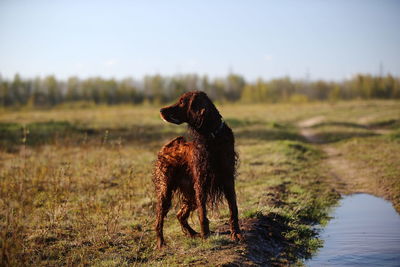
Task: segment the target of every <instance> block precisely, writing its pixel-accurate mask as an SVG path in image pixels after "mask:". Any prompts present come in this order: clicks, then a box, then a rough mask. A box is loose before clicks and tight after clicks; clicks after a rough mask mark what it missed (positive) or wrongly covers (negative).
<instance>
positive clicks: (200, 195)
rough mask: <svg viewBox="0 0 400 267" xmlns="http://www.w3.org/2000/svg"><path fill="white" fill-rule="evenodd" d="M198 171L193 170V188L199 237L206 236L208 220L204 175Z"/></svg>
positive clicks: (208, 226) (208, 225) (207, 233)
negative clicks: (199, 230) (197, 215)
mask: <svg viewBox="0 0 400 267" xmlns="http://www.w3.org/2000/svg"><path fill="white" fill-rule="evenodd" d="M199 174H200V172H198V171H196V170H194V172H193V175H194V178H195V179H194V180H195V183H194V187H195V188H194V189H195V193H196V205H197V210H198V213H199V221H200V229H201V232H200V233H201V237H202V238H207V237H208V236H209V234H210V222H209V220H208V219H207V192H206V189H205V179H206V178H205V177H204V176H202V175H199Z"/></svg>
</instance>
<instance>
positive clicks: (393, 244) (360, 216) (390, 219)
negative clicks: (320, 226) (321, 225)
mask: <svg viewBox="0 0 400 267" xmlns="http://www.w3.org/2000/svg"><path fill="white" fill-rule="evenodd" d="M333 216H334V219H332V220H331V221H330V222H329V224H328V225H327V227H326V228H325V229H324V231H323V232H322V233H321V238H322V239H323V240H324V241H325V243H324V247H323V248H321V249H320V251H319V252H318V253H317V255H316V256H315V257H314V258H312V259H311V260H308V261H306V262H305V264H306V265H307V266H318V267H320V266H400V216H399V214H397V213H396V211H395V210H394V208H393V206H392V205H391V203H390V202H388V201H386V200H383V199H381V198H377V197H374V196H371V195H368V194H355V195H351V196H347V197H345V198H343V199H342V201H341V203H340V206H339V207H338V208H337V209H336V210H335V211H334V213H333Z"/></svg>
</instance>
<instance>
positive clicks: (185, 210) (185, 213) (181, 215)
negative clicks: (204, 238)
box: [176, 202, 199, 237]
mask: <svg viewBox="0 0 400 267" xmlns="http://www.w3.org/2000/svg"><path fill="white" fill-rule="evenodd" d="M193 210H195V207H194V206H193V205H190V204H189V203H185V202H184V203H183V205H182V207H181V209H180V210H179V211H178V213H177V214H176V217H177V218H178V220H179V223H180V224H181V227H182V231H183V232H184V233H185V234H187V235H189V236H190V237H197V236H199V233H197V232H196V231H195V230H193V228H192V227H190V225H189V223H188V218H189V215H190V212H191V211H193Z"/></svg>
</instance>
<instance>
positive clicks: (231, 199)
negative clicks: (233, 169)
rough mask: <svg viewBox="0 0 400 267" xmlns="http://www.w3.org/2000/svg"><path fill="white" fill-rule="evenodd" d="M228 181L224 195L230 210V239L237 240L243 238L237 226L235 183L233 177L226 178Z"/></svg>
mask: <svg viewBox="0 0 400 267" xmlns="http://www.w3.org/2000/svg"><path fill="white" fill-rule="evenodd" d="M228 181H230V182H228V183H227V184H226V185H225V190H224V193H225V197H226V200H227V202H228V205H229V211H230V220H229V224H230V227H231V239H232V240H235V241H239V240H242V239H243V236H242V234H241V232H240V228H239V218H238V208H237V203H236V192H235V184H234V179H233V178H232V179H228Z"/></svg>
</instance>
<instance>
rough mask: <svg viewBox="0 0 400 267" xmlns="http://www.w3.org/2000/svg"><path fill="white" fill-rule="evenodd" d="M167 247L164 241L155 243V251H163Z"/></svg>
mask: <svg viewBox="0 0 400 267" xmlns="http://www.w3.org/2000/svg"><path fill="white" fill-rule="evenodd" d="M166 246H167V243H165V241H164V240H158V241H157V249H163V248H165V247H166Z"/></svg>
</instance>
